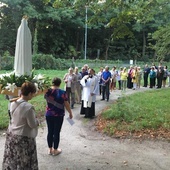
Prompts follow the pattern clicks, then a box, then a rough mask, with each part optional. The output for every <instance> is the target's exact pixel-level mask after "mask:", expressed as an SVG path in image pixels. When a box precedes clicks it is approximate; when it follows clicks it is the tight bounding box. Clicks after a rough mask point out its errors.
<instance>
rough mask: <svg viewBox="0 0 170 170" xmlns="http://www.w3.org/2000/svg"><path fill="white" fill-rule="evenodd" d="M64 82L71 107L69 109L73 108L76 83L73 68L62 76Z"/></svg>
mask: <svg viewBox="0 0 170 170" xmlns="http://www.w3.org/2000/svg"><path fill="white" fill-rule="evenodd" d="M63 80H64V82H65V89H66V93H67V96H68V102H69V103H70V105H71V108H72V109H73V108H74V104H75V91H76V82H77V76H76V75H75V74H74V73H73V68H69V69H68V73H66V74H65V75H64V78H63Z"/></svg>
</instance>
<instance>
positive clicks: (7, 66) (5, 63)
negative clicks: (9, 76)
mask: <svg viewBox="0 0 170 170" xmlns="http://www.w3.org/2000/svg"><path fill="white" fill-rule="evenodd" d="M13 67H14V57H12V56H10V53H9V52H8V51H6V52H5V53H4V55H3V56H2V57H1V62H0V68H1V70H12V69H13Z"/></svg>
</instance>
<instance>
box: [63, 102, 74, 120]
mask: <svg viewBox="0 0 170 170" xmlns="http://www.w3.org/2000/svg"><path fill="white" fill-rule="evenodd" d="M64 106H65V108H66V110H67V111H68V113H69V117H70V119H72V118H73V114H72V111H71V108H70V104H69V102H68V101H64Z"/></svg>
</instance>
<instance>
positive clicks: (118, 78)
mask: <svg viewBox="0 0 170 170" xmlns="http://www.w3.org/2000/svg"><path fill="white" fill-rule="evenodd" d="M122 71H123V68H122V67H120V70H118V72H117V76H116V80H117V82H118V85H119V90H121V77H120V74H121V72H122Z"/></svg>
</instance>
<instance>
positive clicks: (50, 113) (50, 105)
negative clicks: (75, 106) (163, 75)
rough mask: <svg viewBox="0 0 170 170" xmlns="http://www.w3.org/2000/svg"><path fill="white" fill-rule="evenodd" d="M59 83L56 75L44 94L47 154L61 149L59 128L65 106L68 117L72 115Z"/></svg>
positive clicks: (59, 151) (53, 153)
mask: <svg viewBox="0 0 170 170" xmlns="http://www.w3.org/2000/svg"><path fill="white" fill-rule="evenodd" d="M60 84H61V79H60V78H57V77H56V78H54V79H53V80H52V87H51V88H50V89H48V91H47V93H46V94H45V96H44V97H45V99H46V101H47V107H46V114H45V116H46V122H47V128H48V134H47V143H48V147H49V151H48V154H49V155H54V156H55V155H58V154H60V153H61V151H62V150H61V149H60V148H58V146H59V142H60V130H61V127H62V124H63V119H64V116H65V108H66V110H67V111H68V113H69V117H70V119H72V117H73V115H72V111H71V109H70V104H69V102H68V97H67V94H66V92H65V91H64V90H61V89H60V88H59V87H60Z"/></svg>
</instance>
